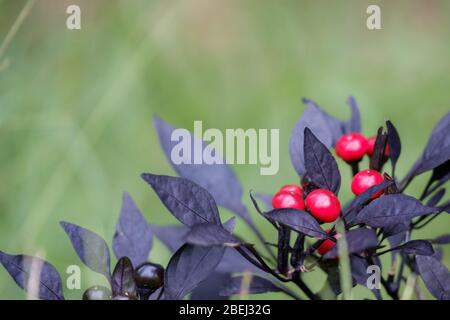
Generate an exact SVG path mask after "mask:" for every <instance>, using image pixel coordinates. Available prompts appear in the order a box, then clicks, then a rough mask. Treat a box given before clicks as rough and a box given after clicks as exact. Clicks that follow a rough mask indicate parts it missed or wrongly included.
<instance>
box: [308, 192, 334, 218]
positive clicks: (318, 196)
mask: <svg viewBox="0 0 450 320" xmlns="http://www.w3.org/2000/svg"><path fill="white" fill-rule="evenodd" d="M306 207H307V208H308V210H309V212H310V213H311V215H312V216H313V217H314V218H316V219H317V220H319V221H321V222H333V221H335V220H336V219H337V218H338V217H339V213H340V212H341V204H340V203H339V200H338V198H337V197H336V196H335V195H334V193H333V192H331V191H329V190H326V189H316V190H314V191H312V192H311V193H309V194H308V196H307V197H306Z"/></svg>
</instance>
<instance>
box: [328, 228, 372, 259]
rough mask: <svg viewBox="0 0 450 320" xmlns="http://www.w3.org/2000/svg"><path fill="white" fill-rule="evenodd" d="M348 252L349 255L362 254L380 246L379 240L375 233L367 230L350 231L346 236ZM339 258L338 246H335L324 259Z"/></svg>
mask: <svg viewBox="0 0 450 320" xmlns="http://www.w3.org/2000/svg"><path fill="white" fill-rule="evenodd" d="M345 237H346V240H347V247H348V248H347V250H348V253H349V254H352V253H361V252H363V251H364V250H368V249H373V248H375V247H377V246H378V238H377V235H376V233H375V231H373V230H371V229H366V228H358V229H354V230H350V231H349V232H347V234H346V236H345ZM338 256H339V252H338V246H337V245H336V246H334V247H333V248H332V249H331V250H330V251H328V252H327V253H326V254H325V255H324V256H323V257H324V259H336V258H337V257H338Z"/></svg>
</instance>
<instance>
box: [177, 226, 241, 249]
mask: <svg viewBox="0 0 450 320" xmlns="http://www.w3.org/2000/svg"><path fill="white" fill-rule="evenodd" d="M186 242H187V243H190V244H194V245H198V246H206V247H208V246H227V247H237V246H239V245H240V241H239V240H238V239H236V238H235V237H234V236H232V235H231V234H230V233H229V232H228V231H227V230H225V229H224V228H223V227H222V226H218V225H216V224H212V223H200V224H197V225H195V226H192V227H191V230H190V231H189V232H188V234H187V235H186Z"/></svg>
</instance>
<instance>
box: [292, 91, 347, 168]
mask: <svg viewBox="0 0 450 320" xmlns="http://www.w3.org/2000/svg"><path fill="white" fill-rule="evenodd" d="M303 102H304V103H305V105H306V110H305V112H304V113H303V115H302V116H301V118H300V119H299V120H298V121H297V123H296V124H295V126H294V128H293V129H292V133H291V137H290V139H289V153H290V156H291V162H292V165H293V166H294V168H295V170H296V171H297V173H298V175H299V176H303V175H304V174H305V172H306V169H305V162H304V155H303V142H304V131H305V128H306V127H308V128H310V129H311V131H312V132H314V134H315V135H316V137H317V138H318V139H319V140H320V141H321V142H322V143H323V144H324V145H325V146H326V147H327V148H330V147H332V146H333V143H334V142H335V140H336V139H338V138H339V137H336V136H340V135H341V134H342V129H339V127H340V124H339V123H338V122H337V121H338V120H336V121H331V119H333V118H332V117H331V116H329V115H328V114H326V113H325V112H324V111H322V110H321V109H320V108H319V107H318V106H317V105H316V104H315V103H314V102H312V101H311V100H308V99H303ZM330 124H331V125H330Z"/></svg>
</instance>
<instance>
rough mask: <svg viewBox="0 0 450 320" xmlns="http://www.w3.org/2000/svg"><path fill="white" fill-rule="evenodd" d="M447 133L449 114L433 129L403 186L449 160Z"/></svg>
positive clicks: (449, 146)
mask: <svg viewBox="0 0 450 320" xmlns="http://www.w3.org/2000/svg"><path fill="white" fill-rule="evenodd" d="M449 132H450V112H449V113H447V115H445V116H444V117H443V118H442V119H441V120H440V121H439V122H438V124H437V125H436V126H435V127H434V129H433V131H432V132H431V135H430V138H429V139H428V143H427V145H426V147H425V150H424V151H423V153H422V155H421V156H420V157H419V159H418V160H417V161H416V162H415V164H414V166H413V167H412V168H411V170H410V171H409V173H408V174H407V176H406V177H405V179H404V180H403V181H404V184H407V183H408V182H409V181H410V180H411V179H412V178H413V177H415V176H417V175H419V174H421V173H424V172H426V171H428V170H432V169H434V168H436V167H438V166H439V165H441V164H443V163H444V162H446V161H448V160H449V159H450V134H449Z"/></svg>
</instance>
